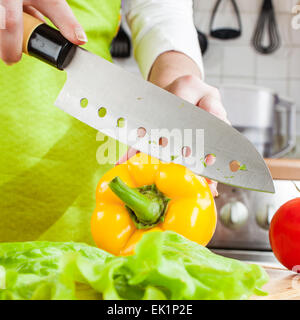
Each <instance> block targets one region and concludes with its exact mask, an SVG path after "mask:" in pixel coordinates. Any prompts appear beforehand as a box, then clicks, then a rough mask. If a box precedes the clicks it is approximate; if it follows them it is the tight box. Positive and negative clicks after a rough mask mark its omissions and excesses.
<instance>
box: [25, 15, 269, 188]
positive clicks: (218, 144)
mask: <svg viewBox="0 0 300 320" xmlns="http://www.w3.org/2000/svg"><path fill="white" fill-rule="evenodd" d="M26 19H27V20H28V19H29V17H26ZM30 19H31V20H32V18H30ZM32 24H33V23H31V24H30V25H31V29H32V30H30V32H28V39H27V41H26V45H25V47H26V48H25V50H24V48H23V50H24V51H26V49H27V51H28V53H29V54H31V55H34V56H35V57H37V58H40V59H42V60H43V61H45V62H48V63H50V64H52V65H54V66H55V67H56V68H58V69H64V70H65V71H66V72H67V81H66V83H65V85H64V87H63V89H62V90H61V92H60V94H59V96H58V98H57V100H56V102H55V105H56V106H57V107H59V108H61V109H62V110H64V111H65V112H67V113H68V114H70V115H71V116H73V117H75V118H77V119H78V120H80V121H82V122H84V123H86V124H87V125H89V126H91V127H93V128H95V129H96V130H99V131H101V132H103V133H104V134H107V135H109V136H111V137H113V138H115V139H117V140H119V141H121V142H123V143H125V144H127V145H131V146H133V147H134V148H136V149H138V150H140V151H142V152H145V153H148V154H150V155H153V156H155V157H157V158H159V159H160V160H162V161H166V162H170V161H173V162H175V163H180V164H183V165H185V166H186V167H188V168H189V169H191V170H192V171H193V172H195V173H196V174H200V175H201V176H204V177H207V178H209V179H211V180H216V181H218V182H222V183H224V184H228V185H232V186H235V187H240V188H245V189H250V190H256V191H263V192H270V193H274V185H273V180H272V177H271V175H270V172H269V169H268V167H267V166H266V164H265V162H264V160H263V158H262V156H261V155H260V154H259V153H258V151H257V150H256V149H255V147H254V146H253V144H252V143H251V142H250V141H249V140H248V139H247V138H246V137H244V136H243V135H242V134H240V133H239V132H238V131H237V130H235V129H234V128H232V127H231V126H229V125H228V124H226V123H225V122H223V121H221V120H219V119H218V118H216V117H215V116H213V115H211V114H209V113H208V112H206V111H204V110H202V109H200V108H198V107H196V106H195V105H193V104H191V103H189V102H187V101H185V100H183V99H181V98H179V97H177V96H175V95H173V94H171V93H169V92H167V91H165V90H163V89H161V88H159V87H157V86H155V85H153V84H151V83H149V82H147V81H144V80H142V79H140V78H139V77H138V76H136V75H134V74H132V73H129V72H127V71H125V70H123V69H122V68H120V67H118V66H116V65H114V64H113V63H111V62H108V61H106V60H105V59H103V58H101V57H99V56H97V55H94V54H92V53H90V52H88V51H86V50H84V49H82V48H79V47H76V46H74V45H72V44H70V43H69V42H68V41H67V40H66V39H64V38H63V37H62V35H61V34H60V33H59V32H58V31H57V30H54V29H52V28H51V27H49V26H47V25H45V24H41V22H40V21H39V25H38V27H37V28H36V29H34V28H32ZM24 29H25V27H24ZM50 29H52V31H50ZM53 30H54V31H55V32H56V33H55V35H54V33H53ZM47 33H50V35H49V36H48V35H47ZM51 43H54V44H53V45H52V44H51ZM54 45H56V47H55V48H52V50H51V47H54ZM23 47H24V46H23ZM45 48H46V49H45ZM47 55H48V56H47ZM49 56H50V58H49ZM83 102H84V103H83ZM121 124H122V125H121ZM141 129H142V131H143V133H144V134H143V136H141V135H139V132H140V131H141ZM161 139H164V141H167V146H168V147H166V146H164V145H163V144H162V143H160V142H161V141H162V140H161ZM208 154H212V155H214V156H215V163H214V164H213V165H211V166H208V165H207V164H206V163H205V156H206V155H208ZM232 161H238V162H239V163H240V164H242V168H243V169H244V170H238V171H236V172H232V170H231V168H230V164H231V163H232Z"/></svg>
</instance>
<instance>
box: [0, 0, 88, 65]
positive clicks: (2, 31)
mask: <svg viewBox="0 0 300 320" xmlns="http://www.w3.org/2000/svg"><path fill="white" fill-rule="evenodd" d="M23 11H24V12H26V13H28V14H30V15H32V16H34V17H36V18H38V19H39V20H41V21H42V22H45V20H44V17H47V18H49V19H50V20H51V21H52V22H53V23H54V25H55V26H56V27H57V28H58V29H59V30H60V32H61V33H62V34H63V36H64V37H65V38H67V39H68V40H69V41H71V42H72V43H74V44H77V45H83V44H85V43H86V42H87V36H86V34H85V32H84V30H83V28H82V26H81V25H80V24H79V22H78V21H77V19H76V18H75V16H74V14H73V12H72V10H71V8H70V7H69V5H68V4H67V2H66V1H65V0H17V1H16V0H0V59H2V60H3V61H4V62H5V63H6V64H8V65H12V64H14V63H16V62H18V61H19V60H21V57H22V42H23Z"/></svg>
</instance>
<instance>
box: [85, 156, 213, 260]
mask: <svg viewBox="0 0 300 320" xmlns="http://www.w3.org/2000/svg"><path fill="white" fill-rule="evenodd" d="M216 221H217V214H216V208H215V203H214V199H213V196H212V194H211V192H210V189H209V186H208V183H207V182H206V180H205V179H204V178H202V177H199V176H196V175H195V174H194V173H192V172H191V171H190V170H188V169H187V168H185V167H184V166H182V165H179V164H174V163H163V162H161V161H159V160H158V159H156V158H153V157H150V156H148V155H146V154H144V153H138V154H137V155H135V156H134V157H132V158H130V159H129V160H128V161H127V162H126V163H123V164H120V165H118V166H116V167H114V168H113V169H111V170H110V171H108V172H107V173H106V174H105V175H104V176H103V177H102V178H101V180H100V181H99V183H98V186H97V191H96V208H95V211H94V213H93V215H92V219H91V231H92V235H93V238H94V240H95V243H96V245H97V246H98V247H99V248H101V249H103V250H106V251H108V252H110V253H112V254H114V255H131V254H133V253H134V248H135V245H136V243H137V242H138V241H139V240H140V239H141V237H142V235H143V234H144V233H145V232H151V231H164V230H172V231H175V232H177V233H179V234H181V235H183V236H185V237H186V238H188V239H190V240H192V241H195V242H197V243H199V244H201V245H204V246H205V245H206V244H207V243H208V242H209V241H210V239H211V238H212V236H213V234H214V231H215V227H216Z"/></svg>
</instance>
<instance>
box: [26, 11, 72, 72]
mask: <svg viewBox="0 0 300 320" xmlns="http://www.w3.org/2000/svg"><path fill="white" fill-rule="evenodd" d="M23 18H24V39H23V52H25V53H26V54H29V55H30V56H33V57H36V58H38V59H40V60H42V61H44V62H46V63H48V64H50V65H52V66H53V67H55V68H57V69H59V70H63V69H64V68H66V67H67V66H68V64H69V63H70V62H71V60H72V59H73V57H74V54H75V51H76V48H77V46H76V45H75V44H73V43H72V42H70V41H69V40H67V39H66V38H64V37H63V36H62V34H61V33H60V32H59V31H58V30H56V29H54V28H52V27H50V26H48V25H47V24H45V23H41V21H40V20H37V19H36V18H33V17H32V16H30V15H28V14H26V13H24V14H23Z"/></svg>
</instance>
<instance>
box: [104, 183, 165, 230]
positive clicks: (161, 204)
mask: <svg viewBox="0 0 300 320" xmlns="http://www.w3.org/2000/svg"><path fill="white" fill-rule="evenodd" d="M109 187H110V189H111V190H112V191H113V192H114V193H115V194H116V195H117V196H118V197H119V198H120V199H121V200H122V201H123V202H124V203H125V204H126V206H127V207H128V208H129V209H131V210H132V211H133V213H134V215H135V216H136V219H137V220H138V222H140V223H142V224H144V225H153V224H155V223H158V222H159V219H160V217H161V216H162V215H163V214H164V212H165V209H166V205H167V203H168V199H166V198H165V197H163V196H162V193H161V192H159V191H158V190H157V188H156V187H155V185H153V186H145V187H141V188H136V189H135V188H130V187H129V186H128V185H126V184H125V183H124V182H123V181H122V180H121V179H120V178H119V177H115V178H114V179H113V180H112V181H111V182H110V183H109ZM148 187H150V188H148ZM139 190H144V192H143V193H142V192H140V191H139ZM166 200H167V201H166Z"/></svg>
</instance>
